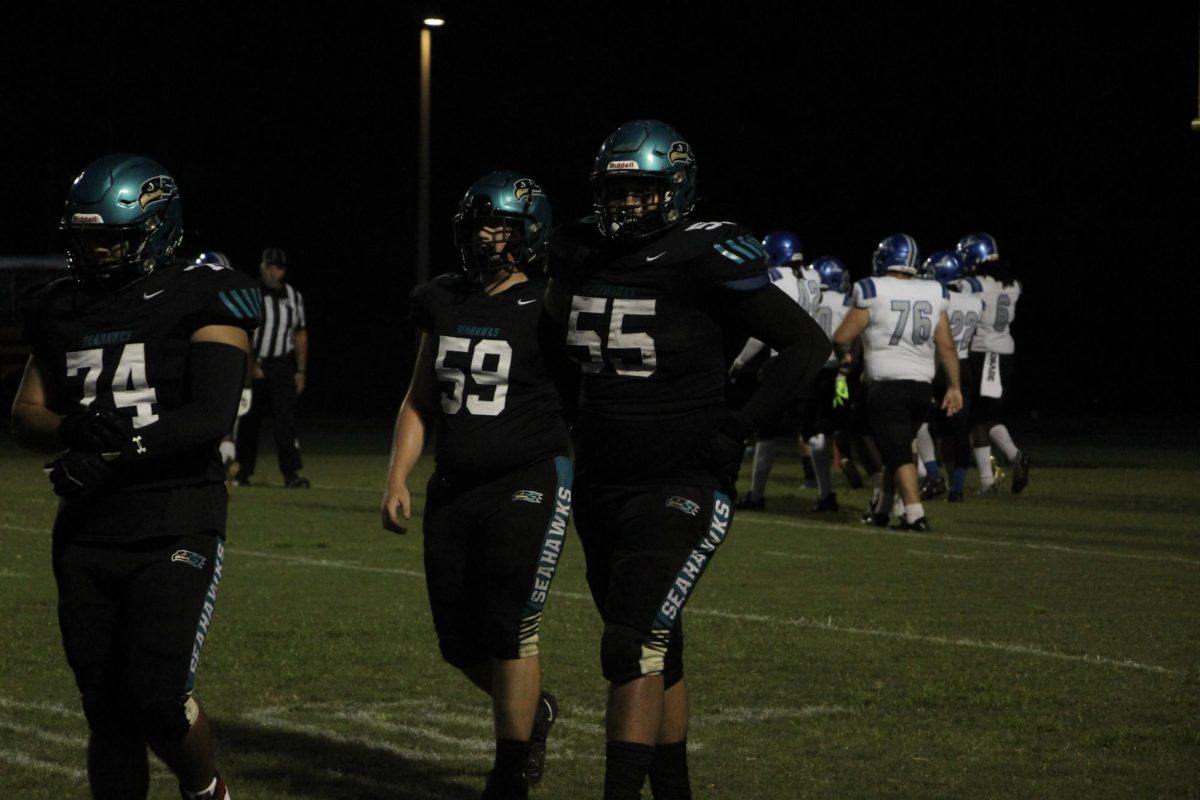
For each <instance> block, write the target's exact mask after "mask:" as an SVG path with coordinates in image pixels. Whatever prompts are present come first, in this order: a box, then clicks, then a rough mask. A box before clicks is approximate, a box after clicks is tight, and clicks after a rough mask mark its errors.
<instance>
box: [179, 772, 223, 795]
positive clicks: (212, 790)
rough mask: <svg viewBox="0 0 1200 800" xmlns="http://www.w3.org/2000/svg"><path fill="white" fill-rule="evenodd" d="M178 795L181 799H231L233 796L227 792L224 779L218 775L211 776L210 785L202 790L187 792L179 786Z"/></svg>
mask: <svg viewBox="0 0 1200 800" xmlns="http://www.w3.org/2000/svg"><path fill="white" fill-rule="evenodd" d="M179 796H180V797H182V798H183V800H233V797H232V796H231V795H230V794H229V789H228V788H226V786H225V781H223V780H221V776H220V775H217V776H216V777H215V778H213V783H212V786H210V787H209V788H207V789H205V790H204V791H202V792H189V791H188V790H187V789H184V788H183V787H182V786H180V787H179Z"/></svg>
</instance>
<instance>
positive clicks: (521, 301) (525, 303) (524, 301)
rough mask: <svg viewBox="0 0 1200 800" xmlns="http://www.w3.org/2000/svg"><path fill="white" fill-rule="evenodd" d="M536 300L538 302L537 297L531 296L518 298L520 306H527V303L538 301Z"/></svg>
mask: <svg viewBox="0 0 1200 800" xmlns="http://www.w3.org/2000/svg"><path fill="white" fill-rule="evenodd" d="M536 302H537V298H536V297H531V298H529V299H528V300H518V301H517V305H519V306H527V305H529V304H530V303H536Z"/></svg>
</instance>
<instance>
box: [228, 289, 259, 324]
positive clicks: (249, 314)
mask: <svg viewBox="0 0 1200 800" xmlns="http://www.w3.org/2000/svg"><path fill="white" fill-rule="evenodd" d="M221 295H222V296H226V295H227V296H228V297H229V299H230V300H232V301H233V303H234V305H236V306H237V307H238V310H239V311H241V312H242V313H240V314H238V315H237V317H238V319H251V318H253V317H254V310H253V309H252V308H251V307H250V306H249V305H248V304H247V303H246V301H245V300H243V299H242V297H241V296H240V295H239V294H238V293H237V292H236V291H231V292H228V293H226V292H221Z"/></svg>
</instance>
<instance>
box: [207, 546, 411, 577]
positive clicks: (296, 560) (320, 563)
mask: <svg viewBox="0 0 1200 800" xmlns="http://www.w3.org/2000/svg"><path fill="white" fill-rule="evenodd" d="M227 552H229V553H231V554H233V555H238V556H252V557H254V558H267V559H271V560H273V561H282V562H284V563H285V564H298V565H300V566H304V567H332V568H334V569H349V570H355V571H358V572H383V573H387V574H389V575H407V576H408V577H410V578H424V577H425V573H424V572H416V571H414V570H411V569H395V568H393V567H369V566H367V565H366V564H357V563H355V562H353V561H333V560H331V559H326V558H308V557H306V556H285V555H281V554H279V553H261V552H257V551H254V550H243V549H241V548H240V547H239V548H232V547H231V548H228V550H227Z"/></svg>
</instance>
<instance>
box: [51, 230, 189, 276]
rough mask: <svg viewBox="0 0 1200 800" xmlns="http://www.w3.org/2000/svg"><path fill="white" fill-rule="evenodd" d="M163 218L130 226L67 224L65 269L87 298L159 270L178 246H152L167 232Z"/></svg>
mask: <svg viewBox="0 0 1200 800" xmlns="http://www.w3.org/2000/svg"><path fill="white" fill-rule="evenodd" d="M165 221H166V220H165V216H164V214H162V213H159V214H153V215H151V216H148V217H146V218H145V219H143V220H142V221H140V222H138V223H136V224H133V225H86V224H84V225H75V224H71V223H70V222H67V223H66V224H64V225H63V231H64V232H65V234H66V238H67V265H68V266H69V267H70V269H71V273H72V274H73V275H74V277H75V280H76V281H77V282H78V283H79V285H80V287H81V288H83V289H84V290H85V291H87V292H88V293H90V294H96V293H102V292H110V291H115V290H117V289H120V288H122V287H124V286H127V285H128V284H130V283H133V282H135V281H138V280H140V279H141V278H144V277H146V276H147V275H149V274H150V273H151V272H153V271H154V270H155V269H156V268H157V267H159V266H161V264H160V262H165V261H166V260H167V258H168V257H169V256H170V254H171V253H172V252H173V251H174V250H175V247H176V246H177V245H178V238H176V239H175V240H174V241H168V242H165V243H159V244H160V245H161V246H160V247H155V246H154V244H155V243H156V241H157V240H158V239H160V238H162V237H163V236H164V235H165V234H167V233H169V231H166V230H164V227H163V226H164V223H165Z"/></svg>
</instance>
